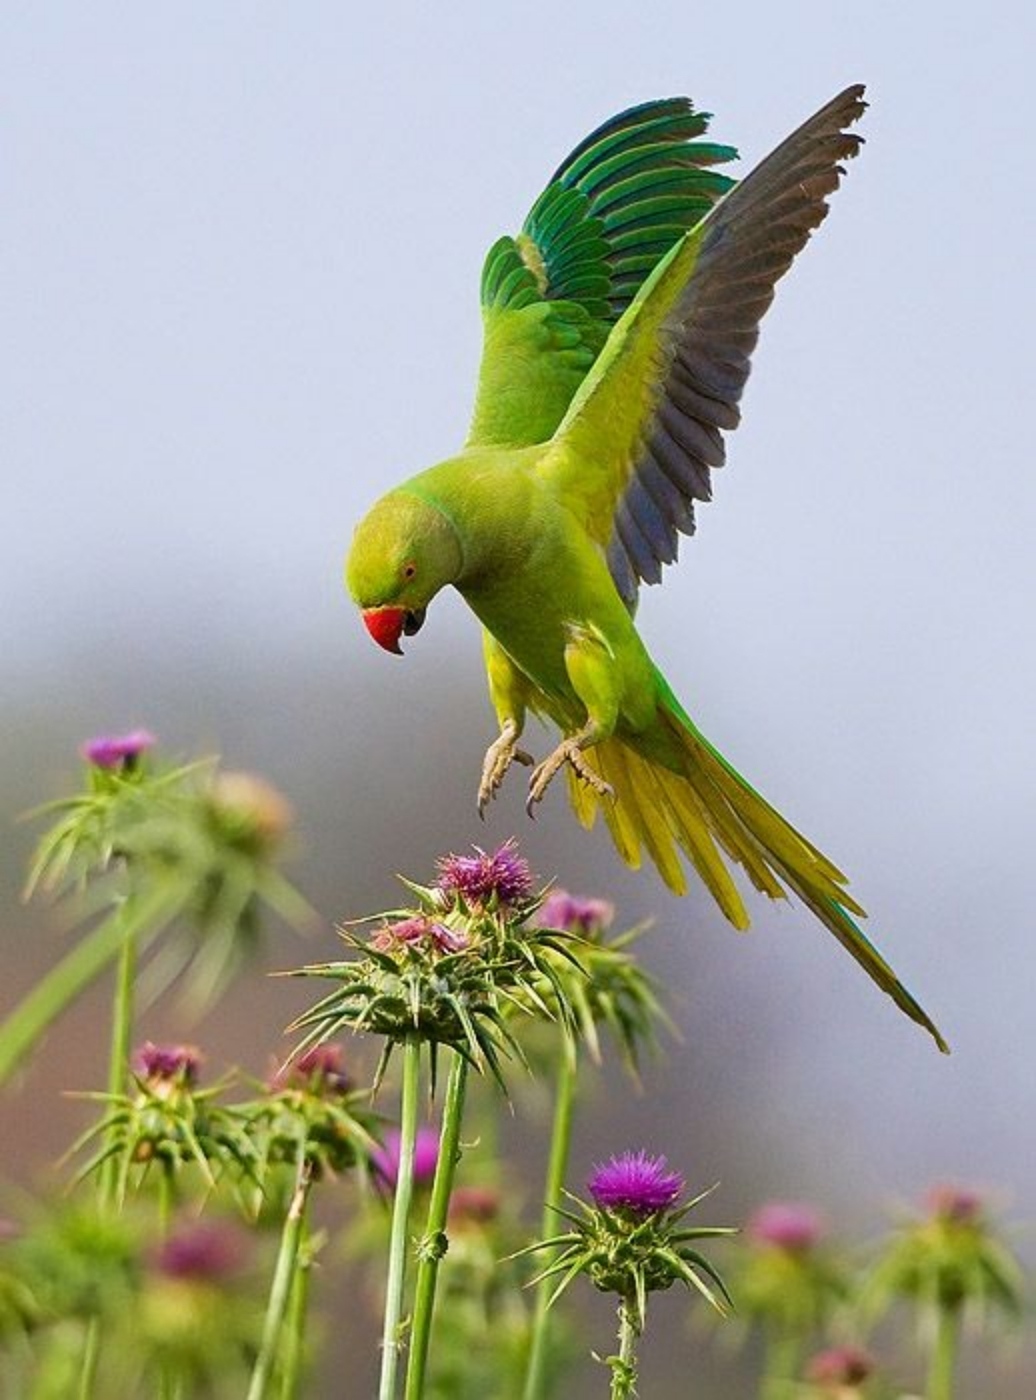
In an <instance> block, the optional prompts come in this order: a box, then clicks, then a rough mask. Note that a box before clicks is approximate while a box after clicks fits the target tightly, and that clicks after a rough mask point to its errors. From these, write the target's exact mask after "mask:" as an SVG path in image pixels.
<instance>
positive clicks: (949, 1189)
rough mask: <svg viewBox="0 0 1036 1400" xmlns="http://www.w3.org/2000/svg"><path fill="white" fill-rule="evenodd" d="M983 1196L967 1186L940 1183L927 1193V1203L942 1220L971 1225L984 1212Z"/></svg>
mask: <svg viewBox="0 0 1036 1400" xmlns="http://www.w3.org/2000/svg"><path fill="white" fill-rule="evenodd" d="M983 1204H984V1203H983V1200H982V1196H981V1194H980V1193H979V1192H978V1191H975V1190H973V1189H971V1188H969V1187H967V1186H950V1185H947V1184H945V1183H944V1184H940V1185H938V1186H933V1187H931V1189H930V1190H929V1191H928V1192H927V1193H926V1195H925V1205H926V1206H927V1207H928V1210H929V1211H930V1212H931V1214H932V1215H935V1216H938V1217H939V1219H940V1220H949V1221H952V1223H953V1224H954V1225H970V1224H972V1223H973V1222H974V1221H976V1220H977V1219H978V1218H979V1216H980V1215H981V1214H982V1207H983Z"/></svg>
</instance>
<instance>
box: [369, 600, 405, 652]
mask: <svg viewBox="0 0 1036 1400" xmlns="http://www.w3.org/2000/svg"><path fill="white" fill-rule="evenodd" d="M405 621H406V609H405V608H364V610H363V624H364V626H365V627H366V628H367V631H368V632H369V633H370V634H371V636H372V637H373V638H374V640H375V641H376V642H377V644H378V646H379V647H384V648H385V650H386V651H393V652H395V653H396V655H397V656H402V655H403V648H402V647H401V646H400V645H399V639H400V637H401V636H402V634H403V624H404V622H405Z"/></svg>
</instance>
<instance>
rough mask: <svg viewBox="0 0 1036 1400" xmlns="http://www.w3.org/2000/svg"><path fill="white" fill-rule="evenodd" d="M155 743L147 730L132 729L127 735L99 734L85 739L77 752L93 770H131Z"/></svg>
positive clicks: (154, 739) (153, 737)
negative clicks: (91, 765)
mask: <svg viewBox="0 0 1036 1400" xmlns="http://www.w3.org/2000/svg"><path fill="white" fill-rule="evenodd" d="M157 742H158V741H157V740H156V738H155V736H154V735H153V734H151V733H150V732H149V731H148V730H146V729H134V730H132V731H131V732H130V733H129V734H99V735H98V736H97V737H96V738H94V739H87V741H86V743H84V744H83V745H82V746H81V747H80V750H79V752H80V754H81V756H82V757H83V758H85V759H86V761H87V763H92V764H93V766H94V767H95V768H132V767H133V766H134V764H135V763H136V761H137V759H138V758H139V757H140V755H141V754H142V753H145V752H146V751H147V750H148V749H150V748H153V747H154V746H155V744H156V743H157Z"/></svg>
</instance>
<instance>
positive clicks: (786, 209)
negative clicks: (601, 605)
mask: <svg viewBox="0 0 1036 1400" xmlns="http://www.w3.org/2000/svg"><path fill="white" fill-rule="evenodd" d="M865 107H866V104H865V103H864V101H863V88H862V86H854V87H850V88H847V89H846V90H845V92H843V93H841V94H840V95H839V96H838V97H836V98H834V99H833V100H832V101H831V102H829V103H828V104H827V106H825V107H823V108H822V109H821V110H820V111H819V112H817V113H816V114H815V115H814V116H813V117H811V118H810V119H809V120H808V121H807V122H805V123H804V124H803V125H802V126H801V127H799V129H798V130H797V131H795V132H793V134H792V135H791V136H789V137H788V138H787V140H786V141H784V142H782V144H781V145H780V146H778V147H777V149H776V150H775V151H774V152H773V153H772V154H771V155H769V156H768V157H767V158H766V159H765V160H764V161H763V162H762V164H761V165H759V166H757V167H756V169H755V170H753V171H752V172H751V174H749V175H748V176H746V178H745V179H744V180H742V181H741V182H740V184H738V185H737V187H736V188H735V189H734V190H732V192H731V193H729V194H727V195H726V196H725V197H724V198H723V199H721V200H720V201H719V202H718V203H716V204H715V206H714V207H713V208H712V210H711V211H710V212H709V213H708V214H707V215H706V217H705V218H704V219H703V220H702V221H701V222H700V223H698V224H697V225H696V226H695V227H694V228H692V229H690V230H689V232H687V233H686V234H685V235H683V237H682V238H681V239H680V241H679V242H678V243H677V244H676V245H674V246H673V247H672V249H671V250H670V251H669V253H667V254H666V256H665V257H664V259H663V260H662V262H660V263H659V264H658V265H657V266H656V267H655V269H654V270H653V272H651V273H650V274H649V276H648V278H647V280H646V281H645V282H644V283H643V285H642V286H641V287H640V290H639V291H638V293H637V295H636V296H635V298H634V300H633V302H632V304H631V305H630V307H629V309H628V310H627V311H626V312H625V314H624V315H623V316H622V317H621V319H620V320H619V322H618V323H617V325H616V326H615V327H614V329H613V330H612V332H611V334H610V335H609V338H608V342H607V344H606V346H605V348H604V350H603V351H602V353H601V354H600V356H599V357H598V359H597V360H596V362H595V364H594V366H593V368H592V370H591V371H590V373H589V374H588V375H587V377H586V379H585V380H584V381H583V383H582V384H581V386H580V388H579V390H578V392H577V394H576V397H575V399H574V400H573V402H572V404H571V406H570V408H569V410H568V413H567V414H566V416H565V418H564V420H563V422H562V423H561V425H560V427H559V428H558V431H557V434H556V436H555V439H554V444H553V446H552V447H551V449H550V451H549V453H548V454H547V456H546V458H545V459H544V463H543V465H542V468H541V470H542V471H543V472H544V474H545V475H546V476H547V478H548V479H551V480H552V481H553V483H554V485H555V489H556V490H557V491H558V492H559V493H560V494H562V495H563V497H564V499H565V501H566V503H567V504H568V505H569V506H570V508H571V509H572V510H573V511H574V512H575V513H576V514H577V515H578V516H579V518H580V519H581V520H582V522H583V524H584V525H585V527H586V529H587V530H588V531H589V533H590V534H591V536H592V537H593V538H594V539H596V540H597V541H598V542H599V543H600V544H601V546H602V547H603V548H605V549H606V550H607V556H608V563H609V566H610V569H611V573H612V577H613V578H614V580H615V584H616V587H617V588H618V590H619V592H620V594H621V595H622V597H623V598H624V599H625V601H626V603H627V605H628V606H629V607H630V608H631V609H632V608H633V607H634V606H635V604H636V597H637V588H638V584H639V582H640V581H644V582H647V583H658V582H659V581H660V579H661V575H662V566H663V565H665V564H669V563H672V562H673V561H674V560H675V558H676V554H677V544H678V537H679V534H680V533H683V534H691V533H692V532H693V530H694V525H695V518H694V506H695V502H696V501H707V500H709V498H710V496H711V493H712V488H711V472H712V469H713V468H714V467H719V466H721V465H722V464H723V461H724V456H725V447H724V440H723V434H724V433H725V432H729V431H730V430H731V429H733V428H735V427H736V426H737V424H738V422H739V421H740V408H739V404H740V399H741V395H742V392H743V390H744V386H745V382H746V380H747V379H748V374H749V370H750V368H751V363H750V357H751V354H752V351H753V350H754V348H755V344H756V341H757V339H758V336H759V322H760V320H761V319H762V317H763V315H764V314H765V312H766V310H767V308H768V307H769V305H770V303H771V301H772V300H773V295H774V287H775V285H776V283H777V281H778V280H779V279H780V278H781V277H782V276H783V275H784V273H785V272H787V270H788V268H789V267H790V266H791V263H792V260H793V259H794V257H795V256H796V254H797V253H799V252H800V251H801V250H802V248H803V247H804V246H805V244H806V242H807V241H808V239H809V236H810V234H811V232H812V231H813V229H815V228H816V227H817V225H818V224H820V223H821V221H822V220H823V219H824V217H825V216H826V214H827V199H828V196H829V195H830V194H832V193H833V191H834V190H835V189H837V187H838V184H839V181H840V179H841V176H842V175H843V173H844V170H843V167H842V164H841V162H842V161H844V160H846V159H848V158H849V157H851V156H854V155H855V154H856V152H857V150H858V148H859V146H860V145H861V144H862V143H861V141H860V138H859V137H858V136H854V135H852V134H850V133H849V132H848V131H846V128H847V127H848V126H850V125H851V124H852V123H853V122H855V121H856V120H858V118H859V117H860V116H861V115H862V113H863V111H864V109H865Z"/></svg>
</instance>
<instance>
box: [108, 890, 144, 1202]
mask: <svg viewBox="0 0 1036 1400" xmlns="http://www.w3.org/2000/svg"><path fill="white" fill-rule="evenodd" d="M126 910H127V906H126V905H125V904H123V905H122V906H121V908H120V909H119V911H118V912H117V914H116V916H115V917H116V918H118V921H119V923H120V924H121V926H122V928H123V937H122V946H121V948H120V949H119V966H118V970H117V972H116V976H115V1000H114V1002H113V1004H112V1029H111V1048H110V1050H109V1052H108V1093H109V1094H111V1095H112V1097H113V1098H114V1097H116V1096H117V1095H119V1094H121V1093H122V1092H123V1090H124V1088H125V1086H126V1071H127V1066H128V1063H129V1056H130V1041H131V1039H132V1037H133V986H134V982H135V980H136V974H137V938H136V933H135V931H134V928H133V922H132V920H131V919H129V918H128V917H127V912H126ZM117 1139H118V1129H117V1128H114V1127H113V1128H112V1129H111V1131H110V1132H109V1134H108V1145H109V1146H110V1147H112V1148H114V1147H115V1145H116V1143H117ZM99 1192H100V1198H101V1204H102V1206H105V1207H108V1208H109V1209H110V1208H111V1207H112V1206H114V1205H115V1204H116V1202H117V1200H118V1194H119V1158H118V1154H117V1153H116V1152H115V1151H113V1152H112V1154H111V1156H110V1157H109V1158H108V1159H107V1160H106V1161H105V1162H104V1164H103V1167H102V1170H101V1177H100V1183H99Z"/></svg>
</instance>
